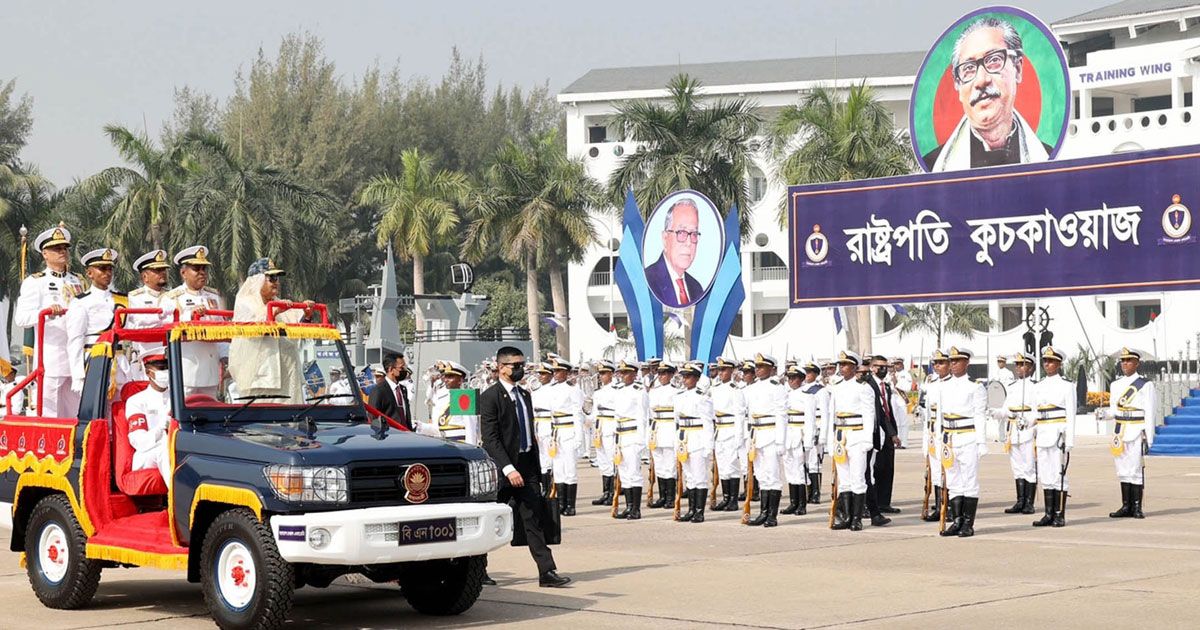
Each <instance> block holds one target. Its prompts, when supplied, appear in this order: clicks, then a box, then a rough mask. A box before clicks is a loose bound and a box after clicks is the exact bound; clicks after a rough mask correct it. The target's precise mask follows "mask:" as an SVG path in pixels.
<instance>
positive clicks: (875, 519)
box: [871, 514, 892, 527]
mask: <svg viewBox="0 0 1200 630" xmlns="http://www.w3.org/2000/svg"><path fill="white" fill-rule="evenodd" d="M891 522H892V519H890V518H888V517H886V516H884V515H882V514H876V515H875V516H872V517H871V526H872V527H883V526H884V525H887V524H888V523H891Z"/></svg>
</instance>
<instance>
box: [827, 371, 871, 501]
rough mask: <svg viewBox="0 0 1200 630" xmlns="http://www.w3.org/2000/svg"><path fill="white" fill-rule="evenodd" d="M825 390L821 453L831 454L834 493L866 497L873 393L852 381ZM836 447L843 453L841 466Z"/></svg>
mask: <svg viewBox="0 0 1200 630" xmlns="http://www.w3.org/2000/svg"><path fill="white" fill-rule="evenodd" d="M829 389H830V392H829V409H828V411H827V412H826V413H825V431H824V432H825V435H827V436H828V437H827V438H826V442H825V449H826V451H827V452H829V453H833V454H834V463H833V465H834V466H835V467H836V468H837V480H838V492H839V493H842V492H849V493H851V494H866V493H867V462H868V460H869V459H870V455H871V451H872V450H873V449H874V448H875V444H874V442H873V441H872V436H873V435H875V430H876V429H875V426H876V424H875V391H874V389H873V388H872V386H870V385H867V384H866V383H860V382H858V381H857V380H855V379H851V380H848V381H847V380H842V381H839V382H838V383H837V384H836V385H833V386H832V387H830V388H829ZM839 445H841V447H842V448H844V449H845V461H844V462H838V461H837V459H838V457H837V450H838V447H839Z"/></svg>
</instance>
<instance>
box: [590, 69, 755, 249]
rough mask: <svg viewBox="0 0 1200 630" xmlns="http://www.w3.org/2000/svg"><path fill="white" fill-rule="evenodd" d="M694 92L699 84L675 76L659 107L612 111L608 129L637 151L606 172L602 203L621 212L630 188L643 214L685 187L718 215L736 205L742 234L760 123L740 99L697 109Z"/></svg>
mask: <svg viewBox="0 0 1200 630" xmlns="http://www.w3.org/2000/svg"><path fill="white" fill-rule="evenodd" d="M700 88H701V84H700V82H699V81H697V80H695V79H692V78H691V77H689V76H688V75H686V74H680V75H677V76H675V77H674V78H672V79H671V81H670V83H668V84H667V102H666V104H665V105H663V104H659V103H658V102H656V101H653V100H638V101H630V102H626V103H622V104H621V105H619V106H618V107H617V114H616V115H615V116H614V117H613V118H612V120H611V121H610V126H612V127H614V128H615V129H616V130H617V134H618V136H619V137H620V138H622V139H624V140H626V141H630V142H636V143H638V145H639V146H638V149H637V150H636V151H634V152H632V153H630V154H628V155H626V156H625V157H623V158H622V159H621V161H620V162H619V164H618V165H617V169H616V170H615V171H613V174H612V176H611V178H610V179H609V184H608V188H609V196H610V198H611V200H612V202H613V203H614V204H616V205H617V207H621V206H622V205H623V204H624V199H625V193H626V191H627V190H629V189H630V188H632V189H633V191H634V196H635V197H636V198H637V201H638V205H639V206H640V207H641V208H642V209H643V211H649V209H650V208H653V207H654V204H656V203H658V202H659V201H660V200H661V199H662V198H663V197H666V196H667V195H669V194H670V193H672V192H674V191H676V190H679V189H681V188H691V189H694V190H698V191H700V192H702V193H704V194H705V195H707V196H708V197H709V198H710V199H712V201H713V203H715V204H717V208H718V209H719V210H721V211H722V212H724V211H726V210H728V209H729V207H730V206H732V205H733V204H737V207H738V212H739V217H740V220H741V226H742V234H743V235H749V233H750V229H749V228H750V209H749V205H750V204H749V203H748V200H747V193H746V169H747V167H748V166H749V164H750V152H751V151H750V148H749V143H750V140H751V139H752V138H753V137H754V136H755V135H756V134H757V133H758V131H759V126H760V124H761V119H760V118H759V116H758V114H757V113H755V107H756V105H755V104H754V103H753V102H751V101H749V100H746V99H744V98H738V99H733V100H718V101H715V102H712V103H703V102H702V99H701V96H700Z"/></svg>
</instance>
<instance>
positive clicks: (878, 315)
mask: <svg viewBox="0 0 1200 630" xmlns="http://www.w3.org/2000/svg"><path fill="white" fill-rule="evenodd" d="M899 327H900V322H899V321H898V318H896V317H892V316H891V315H889V314H888V312H887V309H885V308H883V307H882V306H876V307H875V334H877V335H882V334H883V333H885V332H891V331H893V330H895V329H897V328H899Z"/></svg>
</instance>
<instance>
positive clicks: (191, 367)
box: [159, 245, 229, 398]
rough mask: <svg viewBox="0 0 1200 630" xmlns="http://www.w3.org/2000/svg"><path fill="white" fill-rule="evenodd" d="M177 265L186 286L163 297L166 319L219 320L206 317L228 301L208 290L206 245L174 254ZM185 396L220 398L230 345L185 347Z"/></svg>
mask: <svg viewBox="0 0 1200 630" xmlns="http://www.w3.org/2000/svg"><path fill="white" fill-rule="evenodd" d="M175 264H176V265H177V266H178V267H179V275H180V276H181V277H182V278H183V283H182V284H180V285H179V286H177V287H175V288H174V289H171V290H170V291H167V292H166V293H164V294H163V296H162V299H161V300H160V301H159V305H160V306H161V307H162V308H163V313H164V315H163V316H164V317H166V318H168V319H169V318H171V317H173V313H176V312H178V313H179V321H181V322H188V321H191V320H192V318H193V315H194V316H195V317H198V318H199V319H219V318H217V317H213V316H209V315H206V313H207V312H208V311H213V310H222V309H224V308H225V301H224V300H223V299H222V298H221V294H220V293H218V292H217V290H216V289H214V288H212V287H210V286H208V273H209V266H210V265H211V264H212V263H210V262H209V260H208V248H207V247H205V246H203V245H194V246H192V247H188V248H186V249H184V250H182V251H180V252H179V253H178V254H175ZM181 350H182V355H181V356H182V358H183V365H182V366H181V368H182V369H181V371H182V372H183V395H184V396H185V397H186V396H191V395H192V394H204V395H207V396H211V397H213V398H216V397H217V390H218V388H219V385H220V383H221V381H222V380H224V364H225V363H226V362H228V360H229V344H228V343H208V342H190V343H184V344H182V348H181Z"/></svg>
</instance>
